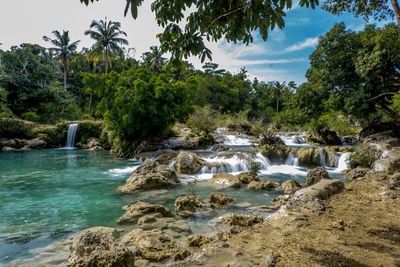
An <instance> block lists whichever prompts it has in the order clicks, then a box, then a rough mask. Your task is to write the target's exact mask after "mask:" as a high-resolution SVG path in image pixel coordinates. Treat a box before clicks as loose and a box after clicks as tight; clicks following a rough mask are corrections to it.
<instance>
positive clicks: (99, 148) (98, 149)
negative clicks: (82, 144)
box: [89, 146, 104, 151]
mask: <svg viewBox="0 0 400 267" xmlns="http://www.w3.org/2000/svg"><path fill="white" fill-rule="evenodd" d="M89 150H90V151H101V150H104V148H103V147H101V146H94V147H92V148H89Z"/></svg>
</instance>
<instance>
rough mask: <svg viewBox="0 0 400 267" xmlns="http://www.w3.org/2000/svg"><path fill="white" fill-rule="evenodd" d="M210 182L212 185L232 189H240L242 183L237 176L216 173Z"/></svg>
mask: <svg viewBox="0 0 400 267" xmlns="http://www.w3.org/2000/svg"><path fill="white" fill-rule="evenodd" d="M211 182H213V183H214V184H218V185H222V186H226V187H233V188H240V187H242V182H241V181H240V180H239V177H238V176H235V175H232V174H229V173H225V172H224V173H217V174H214V175H213V177H212V179H211Z"/></svg>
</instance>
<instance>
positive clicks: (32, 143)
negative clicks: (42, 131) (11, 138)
mask: <svg viewBox="0 0 400 267" xmlns="http://www.w3.org/2000/svg"><path fill="white" fill-rule="evenodd" d="M46 146H47V142H46V141H44V140H41V139H40V138H35V139H32V140H27V141H26V142H25V148H27V149H42V148H45V147H46Z"/></svg>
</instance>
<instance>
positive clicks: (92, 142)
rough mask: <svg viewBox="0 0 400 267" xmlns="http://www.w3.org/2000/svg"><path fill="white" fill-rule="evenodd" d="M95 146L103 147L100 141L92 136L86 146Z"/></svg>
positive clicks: (89, 147) (90, 147)
mask: <svg viewBox="0 0 400 267" xmlns="http://www.w3.org/2000/svg"><path fill="white" fill-rule="evenodd" d="M95 147H101V144H100V141H99V140H98V139H97V138H92V139H91V140H90V141H89V142H88V143H87V146H86V148H87V149H93V148H95Z"/></svg>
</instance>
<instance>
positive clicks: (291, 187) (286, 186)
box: [282, 180, 301, 194]
mask: <svg viewBox="0 0 400 267" xmlns="http://www.w3.org/2000/svg"><path fill="white" fill-rule="evenodd" d="M299 189H301V185H300V184H299V182H297V181H295V180H287V181H285V182H283V183H282V190H283V192H285V194H294V193H295V192H296V191H297V190H299Z"/></svg>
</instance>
